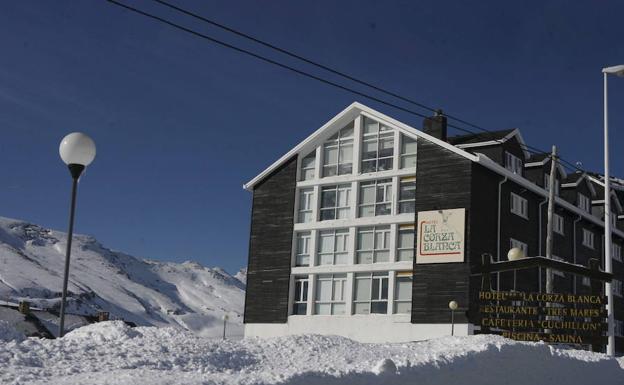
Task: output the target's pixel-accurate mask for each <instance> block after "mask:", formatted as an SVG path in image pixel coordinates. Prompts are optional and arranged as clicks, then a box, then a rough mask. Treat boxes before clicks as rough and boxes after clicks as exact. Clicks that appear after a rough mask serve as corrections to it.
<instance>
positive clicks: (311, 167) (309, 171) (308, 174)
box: [299, 150, 316, 180]
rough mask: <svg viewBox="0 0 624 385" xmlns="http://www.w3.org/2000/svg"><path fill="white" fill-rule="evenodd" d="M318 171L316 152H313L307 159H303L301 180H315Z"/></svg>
mask: <svg viewBox="0 0 624 385" xmlns="http://www.w3.org/2000/svg"><path fill="white" fill-rule="evenodd" d="M315 169H316V150H314V151H312V152H311V153H309V154H308V155H306V157H304V158H303V159H301V173H300V177H299V180H310V179H314V172H315Z"/></svg>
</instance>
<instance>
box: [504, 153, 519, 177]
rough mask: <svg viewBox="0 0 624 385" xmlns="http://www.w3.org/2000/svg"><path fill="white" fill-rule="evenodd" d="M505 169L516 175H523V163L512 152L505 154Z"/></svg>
mask: <svg viewBox="0 0 624 385" xmlns="http://www.w3.org/2000/svg"><path fill="white" fill-rule="evenodd" d="M505 168H506V169H507V170H509V171H511V172H513V173H514V174H518V175H522V161H521V160H520V158H518V157H517V156H515V155H513V154H512V153H510V152H505Z"/></svg>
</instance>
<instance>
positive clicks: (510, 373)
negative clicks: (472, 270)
mask: <svg viewBox="0 0 624 385" xmlns="http://www.w3.org/2000/svg"><path fill="white" fill-rule="evenodd" d="M20 340H21V338H19V335H15V333H14V331H12V330H10V328H9V327H8V326H7V324H6V323H4V327H3V323H2V322H0V368H1V370H0V382H1V383H2V384H51V385H56V384H59V385H60V384H311V385H316V384H318V385H321V384H323V385H325V384H330V385H331V384H349V385H353V384H398V383H405V384H418V385H425V384H486V385H487V384H492V385H493V384H497V385H500V384H508V385H520V384H531V385H534V384H566V385H577V384H578V385H580V384H592V383H599V384H601V385H606V384H623V383H624V369H623V368H622V366H623V365H624V360H623V359H620V361H618V360H615V359H610V358H608V357H606V356H604V355H602V354H594V353H588V352H582V351H570V350H559V349H555V348H552V347H549V346H547V345H543V344H533V343H520V342H513V341H510V340H506V339H503V338H501V337H496V336H471V337H446V338H441V339H436V340H431V341H424V342H413V343H405V344H362V343H358V342H355V341H352V340H349V339H346V338H341V337H323V336H295V337H284V338H274V339H266V340H260V339H247V340H239V341H221V340H218V339H210V338H205V337H197V336H196V335H193V334H191V333H190V332H187V331H184V330H181V329H174V328H155V327H139V328H135V329H131V328H128V327H127V326H125V325H124V324H122V323H120V322H104V323H99V324H93V325H89V326H86V327H83V328H80V329H77V330H75V331H73V332H71V333H69V334H67V335H66V336H65V337H64V338H62V339H57V340H42V339H34V338H29V339H26V340H21V341H20ZM3 341H4V342H3ZM384 361H385V362H384Z"/></svg>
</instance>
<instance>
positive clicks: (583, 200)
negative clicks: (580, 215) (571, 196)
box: [576, 193, 591, 213]
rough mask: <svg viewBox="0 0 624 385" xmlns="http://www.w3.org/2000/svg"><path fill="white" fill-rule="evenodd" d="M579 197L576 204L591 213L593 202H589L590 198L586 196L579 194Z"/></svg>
mask: <svg viewBox="0 0 624 385" xmlns="http://www.w3.org/2000/svg"><path fill="white" fill-rule="evenodd" d="M577 197H578V198H577V202H576V203H577V205H578V207H579V208H580V209H581V210H583V211H586V212H588V213H589V212H591V201H590V200H589V198H588V197H587V196H586V195H584V194H581V193H578V194H577Z"/></svg>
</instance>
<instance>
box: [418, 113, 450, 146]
mask: <svg viewBox="0 0 624 385" xmlns="http://www.w3.org/2000/svg"><path fill="white" fill-rule="evenodd" d="M423 131H424V132H425V133H426V134H429V135H431V136H434V137H436V138H438V139H440V140H443V141H445V142H446V140H447V134H446V131H447V130H446V116H444V115H442V110H437V111H436V114H435V115H434V116H431V117H429V118H425V120H424V121H423Z"/></svg>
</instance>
